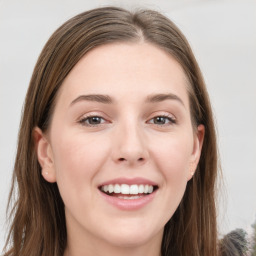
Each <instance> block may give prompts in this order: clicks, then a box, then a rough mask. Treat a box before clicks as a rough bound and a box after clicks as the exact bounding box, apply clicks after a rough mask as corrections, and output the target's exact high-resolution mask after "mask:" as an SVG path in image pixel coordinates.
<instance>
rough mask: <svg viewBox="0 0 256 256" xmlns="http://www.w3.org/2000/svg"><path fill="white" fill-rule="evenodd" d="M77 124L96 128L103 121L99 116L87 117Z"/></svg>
mask: <svg viewBox="0 0 256 256" xmlns="http://www.w3.org/2000/svg"><path fill="white" fill-rule="evenodd" d="M79 123H81V124H82V125H85V126H97V125H100V124H103V123H105V119H104V118H103V117H100V116H89V117H85V118H83V119H81V120H80V121H79Z"/></svg>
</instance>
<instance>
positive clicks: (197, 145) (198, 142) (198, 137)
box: [188, 124, 205, 180]
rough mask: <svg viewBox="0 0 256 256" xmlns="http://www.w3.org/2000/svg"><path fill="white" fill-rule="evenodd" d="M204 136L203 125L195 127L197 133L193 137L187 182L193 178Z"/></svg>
mask: <svg viewBox="0 0 256 256" xmlns="http://www.w3.org/2000/svg"><path fill="white" fill-rule="evenodd" d="M204 134H205V127H204V125H202V124H200V125H199V126H198V127H197V131H196V133H195V136H194V147H193V153H192V155H191V161H190V166H189V170H188V180H190V179H191V178H192V177H193V176H194V173H195V171H196V168H197V165H198V163H199V160H200V156H201V151H202V147H203V142H204Z"/></svg>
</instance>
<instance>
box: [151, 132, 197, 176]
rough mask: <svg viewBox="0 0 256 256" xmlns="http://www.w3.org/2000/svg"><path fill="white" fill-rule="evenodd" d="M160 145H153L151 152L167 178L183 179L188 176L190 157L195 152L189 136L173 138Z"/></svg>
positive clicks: (163, 141) (166, 139)
mask: <svg viewBox="0 0 256 256" xmlns="http://www.w3.org/2000/svg"><path fill="white" fill-rule="evenodd" d="M158 145H161V146H160V147H159V146H158V147H157V145H153V146H152V147H151V150H152V151H154V153H152V155H154V156H155V162H156V163H157V164H158V165H159V169H160V170H162V172H163V174H164V175H165V176H166V178H167V177H169V176H170V175H171V176H173V178H175V177H176V178H182V177H183V176H184V175H186V174H187V171H188V168H189V164H190V157H191V154H192V151H193V146H192V140H191V139H190V137H189V136H186V135H184V136H182V135H179V136H172V137H170V138H165V139H164V140H162V141H161V142H160V143H158Z"/></svg>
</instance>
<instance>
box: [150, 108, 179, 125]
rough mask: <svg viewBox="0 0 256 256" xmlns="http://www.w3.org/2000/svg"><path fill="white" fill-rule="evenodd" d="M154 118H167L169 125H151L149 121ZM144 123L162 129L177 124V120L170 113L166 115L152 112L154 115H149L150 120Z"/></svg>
mask: <svg viewBox="0 0 256 256" xmlns="http://www.w3.org/2000/svg"><path fill="white" fill-rule="evenodd" d="M156 117H164V118H167V119H169V123H166V124H155V123H151V122H150V121H152V120H153V119H154V118H156ZM146 123H149V124H151V125H154V126H157V127H161V128H164V127H166V126H172V125H175V124H177V119H176V117H175V116H174V115H173V114H170V113H166V112H164V113H163V112H154V115H151V117H150V118H148V119H147V121H146Z"/></svg>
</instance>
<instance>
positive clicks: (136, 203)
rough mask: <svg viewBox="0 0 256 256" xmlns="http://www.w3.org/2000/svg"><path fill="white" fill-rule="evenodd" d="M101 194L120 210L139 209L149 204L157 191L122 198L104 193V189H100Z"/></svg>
mask: <svg viewBox="0 0 256 256" xmlns="http://www.w3.org/2000/svg"><path fill="white" fill-rule="evenodd" d="M100 194H101V195H102V197H103V198H104V199H105V200H106V201H107V202H108V203H110V204H112V205H113V206H115V207H117V208H119V209H120V210H125V211H127V210H138V209H140V208H143V207H144V206H146V205H147V204H149V203H150V202H151V201H152V200H153V199H154V197H155V194H156V191H154V192H153V193H151V194H149V195H146V196H142V197H140V198H137V199H122V198H118V197H114V196H109V195H107V194H105V193H103V192H102V191H100ZM135 196H136V195H135Z"/></svg>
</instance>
